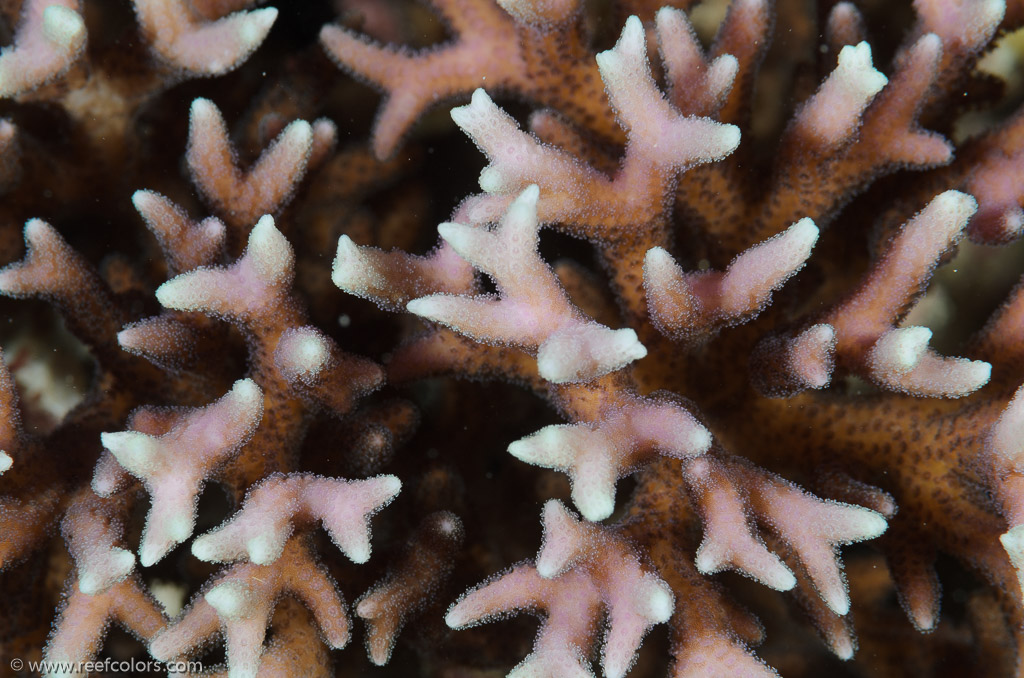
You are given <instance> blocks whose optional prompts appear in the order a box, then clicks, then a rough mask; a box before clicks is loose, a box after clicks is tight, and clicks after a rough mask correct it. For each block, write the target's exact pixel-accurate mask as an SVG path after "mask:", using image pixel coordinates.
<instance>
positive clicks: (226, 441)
mask: <svg viewBox="0 0 1024 678" xmlns="http://www.w3.org/2000/svg"><path fill="white" fill-rule="evenodd" d="M262 414H263V394H262V392H261V391H260V388H259V387H258V386H257V385H256V384H255V383H254V382H253V381H251V380H249V379H243V380H240V381H238V382H235V385H234V387H233V388H232V389H231V391H230V392H228V393H227V394H226V395H224V396H223V397H222V398H221V399H220V400H218V401H216V402H215V403H213V404H211V405H209V406H207V407H205V408H200V409H197V410H195V411H193V412H191V413H189V414H188V415H186V416H185V417H183V418H182V420H181V421H180V422H179V423H178V424H177V425H175V426H174V427H173V428H172V429H171V430H170V431H168V432H167V433H166V434H164V435H162V436H159V437H157V436H150V435H146V434H145V433H139V432H137V431H124V432H121V433H104V434H102V436H101V439H102V441H103V446H104V447H106V448H107V449H108V450H110V451H111V452H112V453H113V455H114V456H115V457H116V458H117V461H118V463H120V464H121V465H122V466H123V467H124V468H125V469H126V470H127V471H128V472H129V473H131V474H132V475H134V476H136V477H138V478H140V479H141V480H143V481H144V482H145V483H146V487H147V489H148V490H149V492H150V494H151V495H152V507H151V508H150V510H149V516H148V517H147V519H146V530H145V532H144V534H143V536H142V543H141V545H140V546H139V562H140V563H141V564H142V566H143V567H149V566H150V565H152V564H153V563H156V562H157V561H159V560H160V559H161V558H163V557H164V555H166V554H167V552H168V551H170V550H171V549H172V548H173V547H174V546H175V545H176V544H179V543H181V542H182V541H184V540H185V539H187V538H188V537H189V535H191V534H192V530H193V528H194V526H195V518H196V506H195V503H196V499H197V497H198V495H199V493H200V492H201V490H202V486H203V484H204V483H205V482H206V481H207V480H208V479H209V478H210V476H211V475H212V474H213V473H214V472H215V471H216V470H217V469H218V468H219V467H220V466H222V465H223V464H224V463H225V462H226V461H227V460H228V459H229V458H230V457H231V456H232V455H233V454H235V453H236V452H237V451H238V450H239V448H241V447H242V445H244V444H245V442H246V441H248V440H249V438H250V437H251V436H252V434H253V432H254V430H255V429H256V425H257V424H258V423H259V421H260V418H261V416H262Z"/></svg>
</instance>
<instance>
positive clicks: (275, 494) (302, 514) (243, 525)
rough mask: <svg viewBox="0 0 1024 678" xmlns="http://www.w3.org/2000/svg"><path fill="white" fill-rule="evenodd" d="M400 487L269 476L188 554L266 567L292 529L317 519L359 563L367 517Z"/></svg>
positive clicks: (378, 481)
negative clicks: (246, 561)
mask: <svg viewBox="0 0 1024 678" xmlns="http://www.w3.org/2000/svg"><path fill="white" fill-rule="evenodd" d="M401 487H402V483H401V481H399V480H398V478H396V477H395V476H377V477H376V478H369V479H367V480H344V479H341V478H321V477H319V476H315V475H312V474H307V473H293V474H289V475H277V476H270V477H269V478H267V479H266V480H264V481H263V482H261V483H260V484H259V485H257V486H256V487H254V488H253V489H252V490H251V491H250V492H249V495H248V496H247V497H246V499H245V503H244V504H243V505H242V510H241V511H239V512H238V513H237V514H235V515H234V516H233V517H231V518H230V519H229V520H228V521H227V522H225V523H224V524H223V525H221V526H220V527H218V528H216V529H214V530H212V531H210V532H207V533H206V534H204V535H202V536H200V537H198V538H197V539H196V540H195V541H194V542H193V543H192V555H194V556H195V557H196V558H199V559H200V560H205V561H208V562H229V561H235V560H241V559H245V558H247V559H248V560H250V561H252V562H253V563H256V564H257V565H270V564H271V563H273V562H274V561H275V560H277V559H278V558H279V557H280V556H281V553H282V552H283V551H284V546H285V542H287V541H288V539H290V538H291V536H292V533H293V532H294V531H295V529H296V528H297V527H300V526H304V525H306V524H311V523H316V521H318V520H319V521H321V522H322V523H323V526H324V529H326V530H327V533H328V534H329V535H330V536H331V539H332V540H333V541H334V543H335V544H336V545H337V546H338V548H339V549H341V551H342V552H343V553H344V554H345V555H346V556H348V557H349V559H350V560H352V562H355V563H365V562H366V561H367V560H369V559H370V518H371V517H372V516H373V514H375V513H377V512H378V511H380V510H381V509H382V508H384V507H385V506H387V505H388V504H389V503H391V500H392V499H394V498H395V496H396V495H397V494H398V491H399V489H401Z"/></svg>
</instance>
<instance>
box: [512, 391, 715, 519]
mask: <svg viewBox="0 0 1024 678" xmlns="http://www.w3.org/2000/svg"><path fill="white" fill-rule="evenodd" d="M710 445H711V434H710V433H708V431H707V429H705V428H704V427H703V426H701V425H700V424H699V423H698V422H697V420H696V419H695V418H694V417H693V415H692V414H690V413H689V412H688V411H687V410H686V409H685V408H684V407H682V406H680V405H679V404H677V403H673V402H668V401H665V402H659V401H657V400H655V399H653V398H650V397H639V396H632V397H628V398H626V399H625V402H618V403H616V404H615V406H613V407H609V408H607V410H606V411H603V412H602V413H601V415H600V418H599V419H597V420H596V421H594V422H593V423H579V424H561V425H554V426H547V427H545V428H542V429H541V430H540V431H538V432H536V433H534V434H533V435H531V436H528V437H526V438H523V439H522V440H517V441H516V442H514V443H512V444H511V445H509V446H508V451H509V454H511V455H512V456H514V457H516V458H518V459H521V460H523V461H525V462H527V463H529V464H534V465H536V466H542V467H545V468H554V469H558V470H560V471H564V472H566V473H568V474H569V477H570V478H571V479H572V500H573V503H574V504H575V505H576V508H578V509H579V510H580V512H581V513H582V514H583V516H584V517H585V518H586V519H587V520H593V521H597V520H603V519H604V518H607V517H608V516H610V515H611V513H612V510H614V508H615V483H616V481H618V479H619V478H621V477H623V476H625V475H628V474H629V473H632V472H633V471H634V470H635V469H636V468H637V467H638V466H641V465H643V464H645V463H647V462H648V461H650V459H651V458H652V457H654V455H656V454H662V455H665V456H668V457H675V458H677V459H681V458H686V457H693V456H696V455H699V454H703V453H704V452H706V451H707V449H708V448H709V447H710Z"/></svg>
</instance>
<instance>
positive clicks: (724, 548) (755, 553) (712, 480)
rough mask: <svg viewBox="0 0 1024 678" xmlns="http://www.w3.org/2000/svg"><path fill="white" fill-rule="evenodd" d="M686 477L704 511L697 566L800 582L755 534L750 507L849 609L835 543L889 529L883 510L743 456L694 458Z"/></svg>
mask: <svg viewBox="0 0 1024 678" xmlns="http://www.w3.org/2000/svg"><path fill="white" fill-rule="evenodd" d="M684 477H685V478H686V481H687V483H688V485H689V487H690V488H691V491H692V492H693V493H694V496H695V498H696V501H697V503H698V505H699V506H700V507H701V509H702V511H703V513H704V530H705V536H704V542H703V543H702V544H701V546H700V548H699V549H698V551H697V561H696V562H697V569H698V570H700V571H701V572H705V573H712V572H717V571H719V570H722V569H735V570H737V571H739V572H743V573H745V574H748V575H750V576H751V577H753V578H754V579H757V580H758V581H760V582H761V583H763V584H764V585H765V586H769V587H771V588H775V589H778V590H788V589H791V588H793V586H794V585H795V584H796V583H797V582H796V579H795V578H794V577H793V573H792V572H791V571H790V570H789V569H788V568H787V567H786V566H785V565H783V564H782V562H781V561H780V560H779V559H778V557H777V556H775V555H774V554H772V553H771V552H770V551H768V549H767V548H766V547H765V545H764V543H763V542H762V541H760V539H758V538H757V537H756V536H755V535H754V534H753V532H752V530H751V523H750V519H749V517H748V514H747V511H748V510H750V511H753V513H754V514H755V515H756V516H757V517H758V518H759V519H760V521H762V522H764V523H765V524H767V525H769V526H771V529H772V531H773V532H775V533H776V534H777V535H778V536H779V537H780V538H781V539H782V540H783V541H785V542H786V543H787V544H789V546H790V548H792V549H793V551H794V552H795V553H796V554H797V556H798V557H799V559H800V562H801V563H802V564H803V567H804V569H805V570H806V571H807V575H808V576H809V578H810V580H811V581H812V582H813V583H814V587H815V588H816V589H817V591H818V593H819V595H820V596H821V598H822V599H823V600H824V601H825V603H826V604H827V605H828V607H829V609H831V610H832V611H833V612H835V613H836V614H839V615H845V614H846V613H847V612H848V611H849V609H850V599H849V596H848V595H847V593H846V587H845V583H844V581H843V577H842V572H841V570H840V568H839V564H838V558H837V555H836V546H837V545H840V544H851V543H853V542H857V541H863V540H865V539H873V538H874V537H877V536H878V535H880V534H882V532H884V531H885V528H886V522H885V519H884V518H883V517H882V516H881V515H880V514H879V513H877V512H875V511H872V510H870V509H866V508H863V507H860V506H853V505H850V504H841V503H839V502H832V501H823V500H821V499H818V498H817V497H814V496H813V495H810V494H807V493H805V492H803V491H801V490H800V489H798V488H797V487H795V486H794V485H791V484H789V483H787V482H785V481H783V480H782V479H781V478H778V477H776V476H773V475H770V474H768V473H766V472H764V471H761V470H759V469H756V468H754V467H751V466H748V465H746V464H743V463H740V462H738V461H734V462H727V461H724V460H720V459H715V458H710V457H702V458H700V459H695V460H693V461H691V462H689V463H688V464H687V465H686V467H685V471H684ZM738 488H743V490H744V491H745V493H746V494H745V495H744V494H741V492H740V490H739V489H738Z"/></svg>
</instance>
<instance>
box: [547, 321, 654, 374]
mask: <svg viewBox="0 0 1024 678" xmlns="http://www.w3.org/2000/svg"><path fill="white" fill-rule="evenodd" d="M646 355H647V348H646V347H644V345H643V344H641V343H640V339H639V338H638V337H637V335H636V332H635V331H633V330H632V329H630V328H623V329H620V330H612V329H609V328H607V327H604V326H603V325H598V324H597V323H588V324H586V325H581V326H576V327H573V328H570V329H568V330H562V331H559V332H555V333H553V334H551V336H549V337H548V338H547V339H546V340H545V341H544V343H543V344H541V345H540V347H539V349H538V350H537V369H538V371H539V372H540V376H541V377H543V378H544V379H547V380H548V381H550V382H552V383H555V384H565V383H569V382H574V381H588V380H590V379H596V378H597V377H601V376H604V375H606V374H608V373H609V372H614V371H615V370H618V369H621V368H623V367H625V366H626V365H628V364H629V363H631V362H633V361H635V360H639V359H640V358H643V357H644V356H646Z"/></svg>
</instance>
